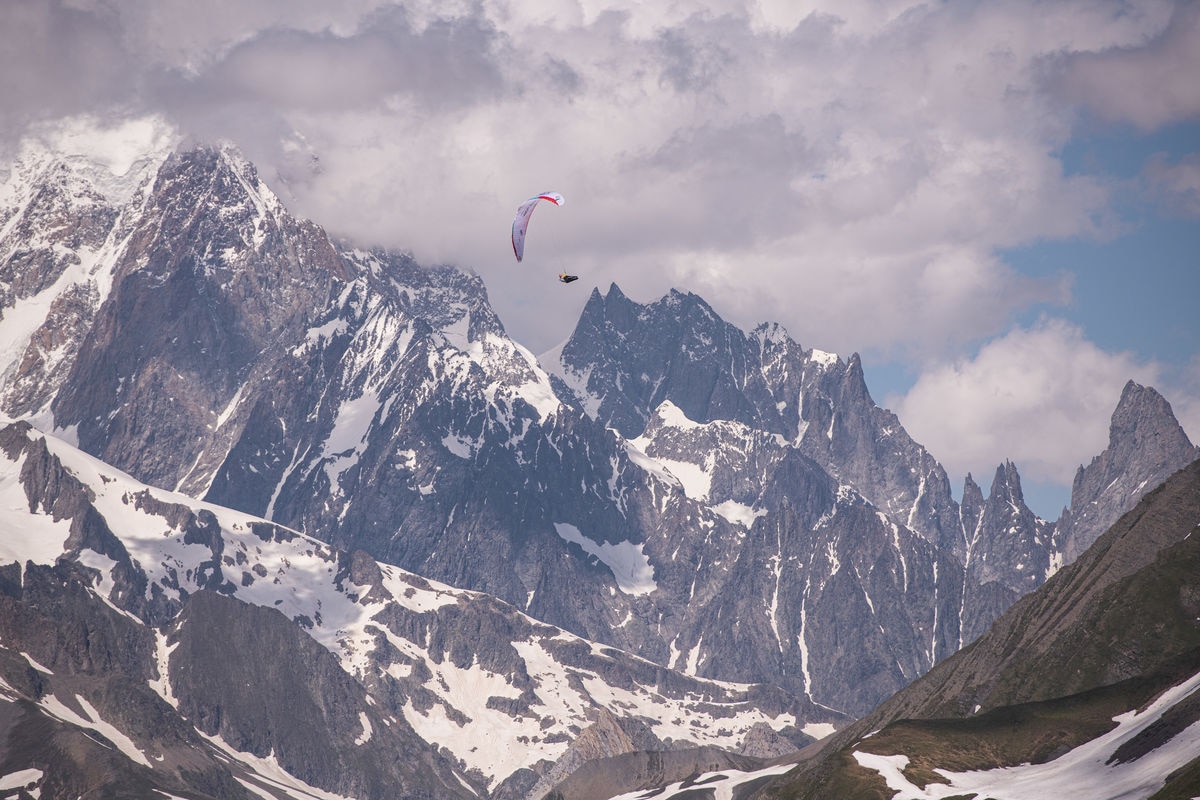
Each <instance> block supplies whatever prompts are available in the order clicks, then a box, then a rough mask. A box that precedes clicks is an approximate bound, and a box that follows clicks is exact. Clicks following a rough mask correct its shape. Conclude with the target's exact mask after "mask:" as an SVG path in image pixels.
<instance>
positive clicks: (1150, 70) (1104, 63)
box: [1054, 3, 1200, 130]
mask: <svg viewBox="0 0 1200 800" xmlns="http://www.w3.org/2000/svg"><path fill="white" fill-rule="evenodd" d="M1148 9H1149V11H1148V13H1145V12H1144V13H1140V14H1139V13H1137V12H1135V13H1134V14H1131V16H1132V17H1134V18H1135V19H1142V20H1145V21H1146V22H1147V23H1148V27H1147V30H1146V31H1145V34H1144V36H1145V37H1146V38H1145V40H1142V41H1133V42H1113V43H1112V44H1110V46H1108V47H1106V48H1104V49H1100V50H1087V51H1082V52H1075V53H1071V54H1069V55H1068V56H1066V57H1065V58H1063V59H1062V62H1061V63H1060V65H1059V70H1060V71H1059V72H1058V74H1057V75H1056V77H1055V78H1054V84H1055V88H1056V89H1057V91H1058V92H1059V93H1060V94H1061V96H1062V97H1064V99H1066V100H1068V101H1069V102H1071V103H1074V104H1078V105H1080V106H1083V107H1084V108H1087V109H1088V110H1090V111H1092V112H1093V113H1095V114H1097V115H1098V116H1099V117H1101V118H1102V119H1106V120H1110V121H1115V122H1128V123H1131V124H1133V125H1136V126H1138V127H1139V128H1142V129H1143V130H1154V129H1156V128H1161V127H1163V126H1165V125H1169V124H1171V123H1174V122H1180V121H1183V120H1188V119H1193V118H1195V117H1197V116H1200V81H1197V80H1196V79H1195V76H1196V75H1198V74H1200V5H1197V4H1196V3H1180V4H1178V5H1173V4H1172V5H1165V6H1164V4H1162V3H1157V4H1149V6H1148ZM1164 11H1166V12H1168V13H1169V14H1170V16H1169V18H1168V19H1167V20H1165V24H1162V23H1159V22H1158V21H1159V20H1160V19H1161V17H1162V16H1163V12H1164ZM1156 23H1158V24H1156ZM1155 28H1157V30H1155Z"/></svg>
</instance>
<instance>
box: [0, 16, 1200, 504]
mask: <svg viewBox="0 0 1200 800" xmlns="http://www.w3.org/2000/svg"><path fill="white" fill-rule="evenodd" d="M1198 74H1200V3H1196V2H1184V1H1183V0H1053V1H1052V2H1042V1H1041V0H989V1H988V2H969V1H965V0H964V1H963V2H919V1H918V0H837V2H834V1H833V0H678V1H677V2H672V3H670V4H648V3H643V2H640V1H638V2H635V1H634V0H493V1H492V2H487V3H479V2H475V0H438V1H437V2H434V0H413V1H410V2H399V3H397V2H383V1H382V0H354V1H353V2H344V3H337V4H330V3H327V2H323V0H240V1H239V2H227V1H226V0H207V2H193V1H192V0H156V1H154V2H151V1H150V0H104V1H103V2H102V1H101V0H71V1H70V2H67V0H6V2H4V3H0V105H2V107H3V108H4V110H5V113H4V114H3V116H2V117H0V156H12V155H13V154H15V153H16V152H17V149H18V147H19V142H20V141H22V139H23V138H25V137H37V138H42V139H46V140H51V141H54V140H62V138H63V135H64V132H65V131H73V132H75V133H78V131H79V130H81V129H86V128H87V127H88V126H91V128H92V129H94V130H105V131H108V132H109V134H111V135H112V136H113V137H115V138H122V136H124V134H123V133H122V131H132V130H145V129H146V128H145V125H144V124H143V125H142V126H141V127H138V126H131V121H133V120H140V121H142V123H144V122H145V121H146V120H153V121H154V125H153V126H152V127H153V128H154V129H155V130H156V131H158V133H156V134H155V135H156V136H161V135H170V136H173V137H175V138H176V139H178V140H179V141H187V140H204V141H215V140H223V141H230V142H232V143H234V144H235V145H237V146H238V147H240V148H241V149H242V150H243V152H245V154H246V155H247V156H248V157H249V158H251V160H253V161H254V162H255V163H256V164H257V165H258V166H259V168H260V171H261V173H262V174H263V176H264V177H265V178H266V179H267V181H268V182H269V183H270V184H271V185H272V187H273V188H274V189H275V190H276V191H277V193H278V194H279V195H280V196H281V197H282V198H283V199H284V201H285V202H286V203H287V204H288V206H289V207H290V208H291V209H292V211H293V212H294V213H296V214H298V215H300V216H304V217H308V218H311V219H313V220H315V221H316V222H318V223H320V224H321V225H323V226H324V227H325V228H326V229H328V230H330V231H331V232H332V233H333V234H335V235H336V236H339V237H342V238H345V239H348V240H351V241H353V242H355V243H358V244H361V245H364V246H387V247H392V248H397V249H402V250H406V251H409V252H411V253H412V254H413V255H414V256H415V257H416V258H417V259H418V260H419V261H421V262H423V263H428V264H434V263H454V264H458V265H460V266H463V267H467V268H470V269H474V270H476V271H478V272H479V274H480V275H482V276H483V278H484V280H485V281H486V282H487V285H488V289H489V293H490V295H491V298H492V301H493V303H494V305H495V306H496V308H497V311H498V312H499V314H500V316H501V318H502V319H503V320H504V323H505V325H506V327H507V328H508V330H509V332H510V333H511V334H512V335H513V336H514V337H515V338H516V339H518V340H519V341H521V342H522V343H524V344H526V345H527V346H528V347H529V348H530V349H531V350H533V351H534V352H535V353H537V352H543V351H546V350H549V349H550V348H552V347H554V346H555V345H556V344H558V343H559V342H561V341H562V340H563V339H565V338H566V337H567V336H568V335H569V333H570V331H571V327H572V326H573V324H574V322H575V320H576V319H577V318H578V314H579V312H580V310H581V309H582V306H583V303H584V302H585V300H586V297H587V295H588V293H589V292H590V291H591V289H592V288H593V287H598V288H599V289H600V290H601V291H606V290H607V289H608V287H609V285H610V284H611V283H614V282H615V283H618V284H619V285H620V286H621V288H622V290H623V291H625V293H626V294H628V295H630V296H631V297H633V298H634V299H637V300H640V301H651V300H653V299H656V298H657V297H659V296H661V295H662V294H664V293H665V292H666V291H668V290H670V289H671V288H677V289H680V290H682V291H692V292H695V293H696V294H699V295H700V296H702V297H704V298H705V299H706V300H708V301H709V302H710V303H711V304H712V305H713V306H714V308H716V310H717V311H718V312H719V313H720V314H722V315H723V316H724V317H725V318H727V319H729V320H730V321H732V322H734V323H735V324H738V325H739V326H742V327H745V328H749V327H752V326H754V325H755V324H757V323H759V322H762V321H775V322H780V323H782V324H783V325H784V326H785V327H786V328H787V329H788V330H789V332H790V333H791V334H792V336H793V338H795V339H796V340H797V341H799V342H800V343H801V344H802V345H804V346H805V347H815V348H818V349H821V350H825V351H831V352H836V353H839V354H841V355H843V356H848V355H849V354H850V353H854V352H857V353H860V354H861V355H862V357H863V362H864V366H865V370H866V375H867V380H868V383H869V385H870V388H871V390H872V394H873V396H874V397H875V399H876V401H877V402H880V403H881V404H883V405H886V406H888V407H890V408H892V409H893V410H895V411H896V412H897V413H898V415H899V416H900V419H901V422H902V423H903V424H904V425H905V427H906V428H907V429H908V431H909V432H910V433H911V434H912V435H913V436H914V438H916V439H917V440H918V441H920V442H922V443H923V444H925V445H926V446H927V447H928V448H929V449H930V451H931V452H932V453H933V454H934V455H935V457H937V458H938V459H939V460H940V461H941V462H942V463H943V464H944V465H945V466H946V467H947V469H948V471H949V473H950V475H951V478H952V481H953V483H954V485H955V488H956V491H959V490H960V489H961V484H962V479H963V477H964V476H965V475H966V473H967V472H971V473H972V474H973V475H974V476H975V477H976V479H977V480H978V481H979V483H980V484H981V485H982V486H983V488H984V490H985V491H986V490H987V489H988V487H989V485H990V481H991V476H992V474H993V472H994V470H995V468H996V467H997V466H998V465H999V464H1000V463H1002V462H1003V461H1005V460H1006V459H1007V460H1012V461H1013V462H1014V463H1016V464H1017V466H1018V468H1019V470H1020V472H1021V475H1022V479H1023V483H1024V486H1025V489H1026V495H1027V498H1028V499H1029V501H1030V502H1031V505H1032V506H1033V508H1034V510H1035V511H1037V512H1038V513H1040V514H1042V515H1043V516H1046V517H1048V518H1051V519H1053V518H1056V517H1057V516H1058V512H1059V509H1060V508H1061V506H1062V505H1063V504H1065V503H1066V502H1067V500H1068V499H1069V487H1070V483H1071V480H1072V478H1073V476H1074V472H1075V469H1076V468H1077V467H1078V466H1079V465H1080V464H1081V463H1087V462H1088V461H1089V460H1090V459H1091V458H1092V457H1094V456H1095V455H1097V454H1098V453H1099V452H1100V451H1101V450H1102V449H1103V447H1104V446H1105V444H1106V442H1107V431H1108V420H1109V417H1110V415H1111V413H1112V411H1113V408H1114V407H1115V405H1116V402H1117V400H1118V398H1119V396H1120V391H1121V388H1122V386H1123V385H1124V384H1125V382H1126V381H1127V380H1129V379H1131V378H1132V379H1135V380H1137V381H1139V382H1141V383H1145V384H1149V385H1152V386H1154V387H1155V388H1157V389H1158V390H1159V391H1160V392H1162V393H1163V394H1164V395H1165V396H1166V397H1167V399H1168V400H1169V401H1170V402H1171V403H1172V405H1173V406H1174V408H1175V411H1176V414H1177V415H1178V416H1179V418H1180V419H1181V421H1182V422H1183V424H1184V426H1185V429H1186V430H1187V431H1188V432H1189V434H1190V435H1191V437H1192V439H1193V440H1197V439H1200V360H1198V354H1200V346H1198V345H1200V328H1198V327H1197V314H1196V313H1195V311H1194V307H1195V305H1196V298H1198V297H1200V291H1198V289H1200V285H1198V282H1197V277H1196V276H1197V274H1200V263H1198V260H1197V253H1198V252H1200V247H1198V246H1197V245H1198V244H1200V241H1198V235H1200V234H1198V232H1197V231H1198V225H1200V81H1197V80H1196V79H1195V76H1196V75H1198ZM81 126H82V127H81ZM114 131H115V132H116V133H113V132H114ZM163 131H167V132H168V134H164V133H163ZM130 136H132V134H130ZM84 138H87V137H84ZM125 138H126V139H129V137H128V136H126V137H125ZM134 138H136V137H134ZM130 141H132V140H131V139H130ZM546 190H554V191H558V192H561V193H562V194H564V195H565V196H566V199H567V202H566V204H565V205H564V206H563V207H562V208H558V209H554V210H553V213H547V212H546V211H540V212H539V213H538V214H537V215H535V217H534V220H533V225H532V226H531V229H530V235H529V240H528V244H527V250H526V257H525V260H524V262H523V263H522V264H521V265H517V264H516V263H515V262H514V261H513V259H512V254H511V251H510V249H509V245H508V228H509V223H510V221H511V218H512V213H513V211H514V209H515V208H516V206H517V205H518V204H519V203H520V202H521V201H522V200H524V199H525V198H527V197H529V196H531V195H533V194H535V193H537V192H540V191H546ZM562 269H567V270H568V271H570V272H573V273H576V274H579V275H580V276H581V278H580V280H579V281H578V282H577V283H574V284H571V285H570V286H569V287H564V286H563V285H562V284H559V283H558V282H557V281H556V280H554V275H555V274H557V273H558V272H559V271H560V270H562Z"/></svg>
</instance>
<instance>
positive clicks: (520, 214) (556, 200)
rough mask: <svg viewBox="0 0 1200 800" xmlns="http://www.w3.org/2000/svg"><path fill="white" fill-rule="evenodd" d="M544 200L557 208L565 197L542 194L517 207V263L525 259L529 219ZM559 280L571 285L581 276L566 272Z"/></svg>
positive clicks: (514, 232) (514, 239) (514, 234)
mask: <svg viewBox="0 0 1200 800" xmlns="http://www.w3.org/2000/svg"><path fill="white" fill-rule="evenodd" d="M542 200H545V201H546V202H548V203H553V204H554V205H556V206H561V205H562V204H563V202H564V200H563V196H562V195H561V194H559V193H558V192H542V193H541V194H539V195H536V196H535V197H531V198H529V199H528V200H526V201H525V202H524V203H521V205H519V206H517V215H516V216H515V217H513V224H512V247H513V255H515V256H516V257H517V261H520V260H521V259H522V258H524V257H525V232H526V231H527V230H529V218H530V217H531V216H533V210H534V209H535V208H537V206H538V203H539V201H542ZM558 279H559V280H560V281H562V282H563V283H570V282H571V281H574V280H578V279H579V276H577V275H568V274H567V273H566V272H565V271H564V272H562V273H560V274H559V276H558Z"/></svg>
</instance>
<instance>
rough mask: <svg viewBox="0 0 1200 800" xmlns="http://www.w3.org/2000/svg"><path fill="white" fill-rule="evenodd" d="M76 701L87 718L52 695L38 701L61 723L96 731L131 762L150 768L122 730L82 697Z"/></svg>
mask: <svg viewBox="0 0 1200 800" xmlns="http://www.w3.org/2000/svg"><path fill="white" fill-rule="evenodd" d="M75 701H76V702H77V703H79V705H80V707H81V708H82V709H83V712H84V714H86V715H87V716H86V717H85V716H83V715H81V714H78V713H76V712H75V711H72V710H71V709H70V708H68V707H67V706H66V705H64V704H63V702H62V701H61V700H59V699H58V698H57V697H55V696H54V695H52V694H49V695H46V696H45V697H43V698H42V699H41V700H40V701H38V705H40V706H41V707H42V709H43V710H45V712H46V713H47V714H49V715H50V716H52V717H54V718H55V719H57V720H59V721H60V722H66V723H68V724H70V725H75V726H76V727H79V728H86V729H87V730H92V731H95V732H96V733H98V734H100V735H101V736H103V737H104V738H106V739H108V741H110V742H112V743H113V744H114V745H116V747H117V749H118V750H120V751H121V752H122V753H124V754H125V755H126V756H128V757H129V758H130V759H131V760H133V761H136V762H137V763H139V764H141V765H142V766H143V767H149V766H150V760H149V759H148V758H146V754H145V753H143V752H142V751H141V750H140V749H139V748H138V747H137V745H135V744H134V743H133V740H132V739H130V738H129V737H128V736H126V735H125V734H124V733H122V732H121V730H120V729H119V728H117V727H116V726H114V725H111V724H109V723H107V722H105V721H104V719H103V718H102V717H101V716H100V714H99V712H97V711H96V709H95V708H93V707H92V704H91V703H89V702H88V701H87V700H85V699H84V698H83V697H81V696H80V695H75Z"/></svg>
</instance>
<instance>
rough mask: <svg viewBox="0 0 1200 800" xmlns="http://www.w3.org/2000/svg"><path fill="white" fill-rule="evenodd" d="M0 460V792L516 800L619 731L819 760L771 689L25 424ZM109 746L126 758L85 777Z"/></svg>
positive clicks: (0, 437) (791, 702) (674, 742)
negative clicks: (706, 676) (511, 795)
mask: <svg viewBox="0 0 1200 800" xmlns="http://www.w3.org/2000/svg"><path fill="white" fill-rule="evenodd" d="M0 453H2V455H0V499H2V501H3V504H4V505H3V507H4V509H5V515H4V518H3V523H2V525H3V528H2V530H3V534H4V535H3V537H2V541H0V564H3V565H4V566H3V567H0V604H2V605H3V606H4V614H3V615H2V618H0V718H3V719H5V720H6V728H5V730H7V731H9V733H8V734H7V737H8V739H7V741H9V742H13V741H17V742H22V743H23V745H22V746H21V747H10V746H6V747H5V748H3V750H2V751H0V752H2V754H3V755H2V760H0V772H3V773H4V774H8V773H10V772H17V771H21V770H31V769H36V770H39V771H40V772H41V773H42V774H43V777H42V779H41V780H42V782H41V783H40V786H41V789H42V791H43V796H54V797H58V796H66V795H68V794H70V792H71V791H74V790H76V789H80V788H81V787H86V786H89V785H96V784H94V783H89V781H92V782H96V781H100V782H101V783H102V784H103V785H106V786H110V787H111V786H113V785H117V786H123V787H125V789H126V790H130V791H132V790H133V789H134V788H136V787H138V786H153V787H156V788H159V789H161V790H162V791H165V792H168V793H174V792H178V791H183V790H185V789H186V791H190V792H199V793H201V794H205V795H212V796H243V795H245V793H244V792H241V791H240V790H238V791H233V790H232V789H230V788H229V787H233V789H236V788H237V786H238V785H239V784H241V785H243V786H246V785H247V784H251V785H252V786H248V787H247V788H249V789H250V792H251V794H253V792H254V789H253V787H254V786H259V787H261V786H264V785H267V786H270V785H272V782H278V781H279V780H282V778H280V776H281V775H284V774H285V773H286V776H290V777H287V778H286V779H287V780H298V781H300V782H301V783H299V784H297V786H298V787H299V789H298V790H297V791H309V790H308V789H304V787H305V786H307V787H313V790H314V791H315V790H321V791H325V792H332V793H334V794H338V795H344V796H354V797H363V798H367V797H394V796H398V795H397V794H396V792H397V791H399V790H398V789H397V787H402V788H403V795H402V796H405V797H428V796H438V797H461V796H477V795H478V794H480V793H483V792H485V791H492V792H494V795H493V796H505V795H504V791H505V787H504V785H503V784H505V782H506V781H507V782H508V784H507V785H508V786H509V787H510V788H509V790H508V791H510V792H513V791H518V790H517V789H513V788H511V787H523V786H530V785H532V784H533V783H535V782H536V781H537V780H538V778H539V775H540V774H541V772H542V771H543V770H545V769H546V768H547V765H548V763H549V762H553V761H555V760H558V759H559V758H560V757H561V756H562V755H563V754H564V753H565V752H566V751H567V749H568V746H569V745H570V744H571V743H572V741H575V740H579V739H585V738H586V737H584V736H582V735H581V732H582V731H584V730H585V729H588V728H589V726H592V727H594V726H593V725H592V723H593V721H594V720H596V719H602V720H603V719H607V720H614V719H616V718H617V716H619V717H620V719H622V720H623V723H622V724H624V725H626V726H632V729H634V730H635V731H636V732H637V741H638V743H639V746H640V747H641V748H643V749H647V748H653V749H670V748H683V747H689V746H690V747H695V746H700V745H705V744H709V743H711V742H713V741H716V740H721V741H725V740H726V738H727V737H730V736H733V737H734V738H739V739H740V738H744V737H746V736H748V734H749V733H750V732H751V730H753V729H754V728H755V727H756V726H761V725H764V724H766V725H769V726H770V727H771V728H772V729H775V730H786V731H790V733H791V735H792V736H793V737H794V740H795V742H796V743H803V742H804V741H811V740H810V739H808V738H807V737H805V736H804V735H803V734H802V733H800V732H799V731H798V730H796V729H795V726H796V725H797V723H798V722H799V721H800V715H801V713H802V712H804V711H805V706H804V704H803V703H800V702H799V701H798V700H797V699H796V698H792V697H789V696H788V695H787V694H786V693H784V692H782V691H780V690H778V689H776V688H773V687H770V686H763V685H745V684H737V685H734V684H722V683H717V682H713V681H707V680H703V679H698V678H693V677H690V676H686V675H682V674H679V673H676V672H672V671H670V670H666V669H664V668H662V667H660V666H658V665H655V664H652V663H649V662H647V661H645V660H643V659H640V658H637V657H635V656H631V655H629V654H626V653H622V652H620V651H617V650H614V649H612V648H608V647H603V646H600V645H597V644H595V643H592V642H587V641H585V640H582V639H579V638H578V637H575V636H572V635H570V634H568V633H567V632H565V631H562V630H561V629H558V628H554V627H552V626H549V625H546V624H544V623H541V622H538V621H536V620H534V619H532V618H530V617H528V616H526V615H525V614H522V613H520V612H519V611H517V610H516V609H514V608H512V607H511V606H508V605H506V604H504V603H501V602H499V601H497V600H495V599H494V598H492V597H490V596H488V595H485V594H479V593H475V592H466V591H463V590H457V589H452V588H451V587H448V586H445V585H442V584H436V583H433V582H430V581H428V580H425V579H423V578H420V577H418V576H415V575H413V574H411V573H407V572H404V571H403V570H399V569H397V568H395V567H391V566H389V565H386V564H379V563H378V562H376V561H374V560H373V559H371V558H370V557H369V556H368V555H367V554H366V553H364V552H362V551H357V552H354V553H347V552H344V551H337V550H334V549H331V548H330V547H329V546H328V545H325V544H324V543H322V542H319V541H317V540H315V539H312V538H309V537H306V536H303V535H301V534H299V533H297V532H295V531H291V530H288V529H285V528H282V527H280V526H278V525H276V524H274V523H270V522H267V521H266V520H262V519H259V518H254V517H251V516H248V515H245V514H242V513H240V512H235V511H231V510H229V509H224V508H220V507H217V506H212V505H208V504H203V503H199V502H198V501H195V500H192V499H190V498H188V497H187V496H185V495H180V494H177V493H172V492H167V491H163V490H158V489H152V488H149V487H147V486H145V485H144V484H141V483H139V482H137V481H135V480H133V479H132V478H130V477H129V476H127V475H125V474H123V473H120V472H119V471H116V470H114V469H113V468H112V467H110V466H108V465H106V464H104V463H103V462H100V461H97V460H95V459H93V458H91V457H89V456H86V455H84V454H83V453H81V452H79V451H78V450H75V449H74V448H73V447H71V446H69V445H67V444H65V443H63V442H60V441H58V440H55V439H54V438H52V437H47V436H45V435H43V434H39V433H37V432H36V431H35V430H34V429H32V428H31V427H30V426H28V425H27V424H26V423H14V424H11V425H9V426H7V427H6V428H4V429H2V430H0ZM831 719H835V720H836V717H832V718H831ZM613 724H616V723H613ZM46 731H53V737H52V739H53V741H52V742H51V743H49V744H46V745H44V746H43V745H41V744H39V743H40V742H42V741H43V739H42V736H43V734H44V733H45V732H46ZM96 741H99V742H100V744H101V746H107V745H112V748H111V749H114V750H116V751H119V752H120V753H121V754H122V755H123V756H124V758H121V757H119V756H118V755H116V754H112V755H105V759H106V760H107V761H109V762H112V764H111V766H109V767H106V768H105V769H104V770H101V771H100V772H99V773H95V772H93V771H92V770H91V767H90V766H89V764H90V762H91V760H92V757H93V755H95V752H94V751H95V748H96V744H95V743H96ZM632 741H633V740H629V741H628V742H627V743H626V744H625V746H627V747H630V748H632ZM106 742H107V745H106V744H105V743H106ZM597 752H598V753H604V754H608V752H607V751H605V750H604V748H598V749H594V750H593V753H597ZM114 775H115V776H117V777H114ZM222 787H225V788H222ZM227 790H228V791H227ZM246 796H249V795H246ZM515 796H520V795H519V793H518V794H517V795H515Z"/></svg>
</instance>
